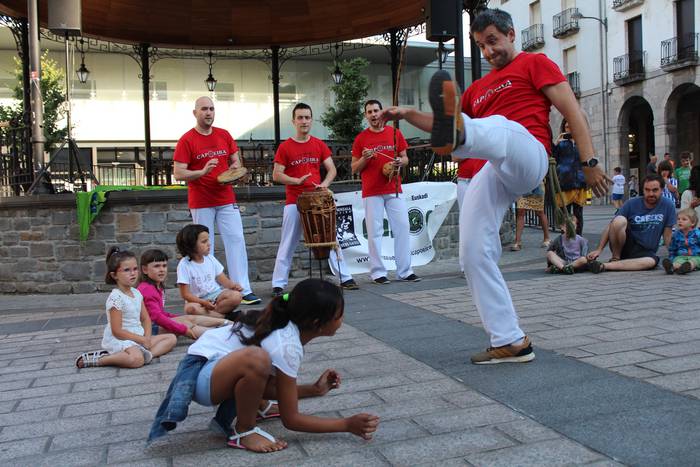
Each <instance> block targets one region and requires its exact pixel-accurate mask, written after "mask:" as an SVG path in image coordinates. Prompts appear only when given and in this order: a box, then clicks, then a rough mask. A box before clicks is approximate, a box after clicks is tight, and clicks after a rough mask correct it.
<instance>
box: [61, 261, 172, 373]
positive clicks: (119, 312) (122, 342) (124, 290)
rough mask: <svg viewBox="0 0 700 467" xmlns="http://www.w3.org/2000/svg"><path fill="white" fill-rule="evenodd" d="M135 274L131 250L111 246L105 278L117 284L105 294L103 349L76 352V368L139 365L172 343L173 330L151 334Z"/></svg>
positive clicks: (109, 282)
mask: <svg viewBox="0 0 700 467" xmlns="http://www.w3.org/2000/svg"><path fill="white" fill-rule="evenodd" d="M138 275H139V268H138V264H137V262H136V256H134V254H133V253H131V252H130V251H120V250H119V248H118V247H112V248H110V250H109V252H108V253H107V274H106V277H105V282H106V283H107V284H115V285H116V286H117V287H116V288H115V289H114V290H112V293H110V294H109V297H107V304H106V306H105V310H106V312H107V325H106V326H105V330H104V334H103V337H102V349H103V350H98V351H94V352H85V353H83V354H81V355H79V356H78V358H77V359H76V360H75V365H76V366H77V367H78V368H88V367H96V366H118V367H121V368H139V367H141V366H143V365H146V364H148V363H150V362H151V360H152V359H153V357H159V356H161V355H163V354H165V353H168V352H170V351H171V350H172V348H173V347H175V344H176V343H177V338H176V337H175V335H174V334H160V335H158V336H151V319H150V318H149V316H148V312H147V311H146V307H145V306H144V304H143V296H142V295H141V292H139V291H138V290H137V289H135V288H134V285H136V281H137V279H138Z"/></svg>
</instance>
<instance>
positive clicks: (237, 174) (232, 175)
mask: <svg viewBox="0 0 700 467" xmlns="http://www.w3.org/2000/svg"><path fill="white" fill-rule="evenodd" d="M247 174H248V169H246V168H245V167H238V168H236V169H234V168H230V169H228V170H226V171H225V172H222V173H220V174H219V176H218V177H216V179H217V180H218V181H219V183H234V182H235V181H237V180H239V179H241V178H243V177H245V176H246V175H247Z"/></svg>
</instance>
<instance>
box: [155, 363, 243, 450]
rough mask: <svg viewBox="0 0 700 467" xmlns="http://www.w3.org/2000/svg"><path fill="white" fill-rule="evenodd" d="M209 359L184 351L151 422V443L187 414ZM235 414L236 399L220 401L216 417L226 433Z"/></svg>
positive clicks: (229, 429)
mask: <svg viewBox="0 0 700 467" xmlns="http://www.w3.org/2000/svg"><path fill="white" fill-rule="evenodd" d="M207 362H208V360H207V359H206V358H205V357H200V356H198V355H185V357H184V358H183V359H182V361H181V362H180V365H178V367H177V372H176V373H175V376H174V377H173V380H172V382H171V383H170V386H169V387H168V392H167V394H166V395H165V399H163V402H161V404H160V407H159V408H158V412H157V413H156V417H155V420H153V424H152V425H151V431H150V432H149V433H148V442H149V443H151V442H152V441H154V440H155V439H157V438H160V437H161V436H163V435H165V434H166V433H167V432H168V431H171V430H174V429H175V427H176V426H177V424H178V422H181V421H183V420H184V419H185V418H187V411H188V409H189V406H190V403H191V402H192V400H193V397H194V392H195V388H196V386H197V377H198V376H199V372H200V371H201V370H202V367H204V365H205V364H206V363H207ZM234 418H236V401H235V400H234V399H229V400H226V401H224V402H222V403H221V404H220V405H219V409H218V410H217V411H216V415H215V416H214V420H213V421H214V422H215V423H216V424H217V425H218V426H219V428H220V429H221V430H222V431H223V432H224V433H227V434H229V435H230V434H231V423H233V419H234Z"/></svg>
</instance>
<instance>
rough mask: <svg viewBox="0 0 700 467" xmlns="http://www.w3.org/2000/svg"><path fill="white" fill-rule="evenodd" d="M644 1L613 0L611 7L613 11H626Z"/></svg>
mask: <svg viewBox="0 0 700 467" xmlns="http://www.w3.org/2000/svg"><path fill="white" fill-rule="evenodd" d="M642 3H644V0H613V2H612V8H613V10H615V11H626V10H629V9H630V8H634V7H636V6H638V5H641V4H642Z"/></svg>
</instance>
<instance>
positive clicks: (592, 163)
mask: <svg viewBox="0 0 700 467" xmlns="http://www.w3.org/2000/svg"><path fill="white" fill-rule="evenodd" d="M581 165H582V166H583V167H595V166H596V165H598V159H597V158H596V157H595V156H593V157H591V158H590V159H588V160H587V161H581Z"/></svg>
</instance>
